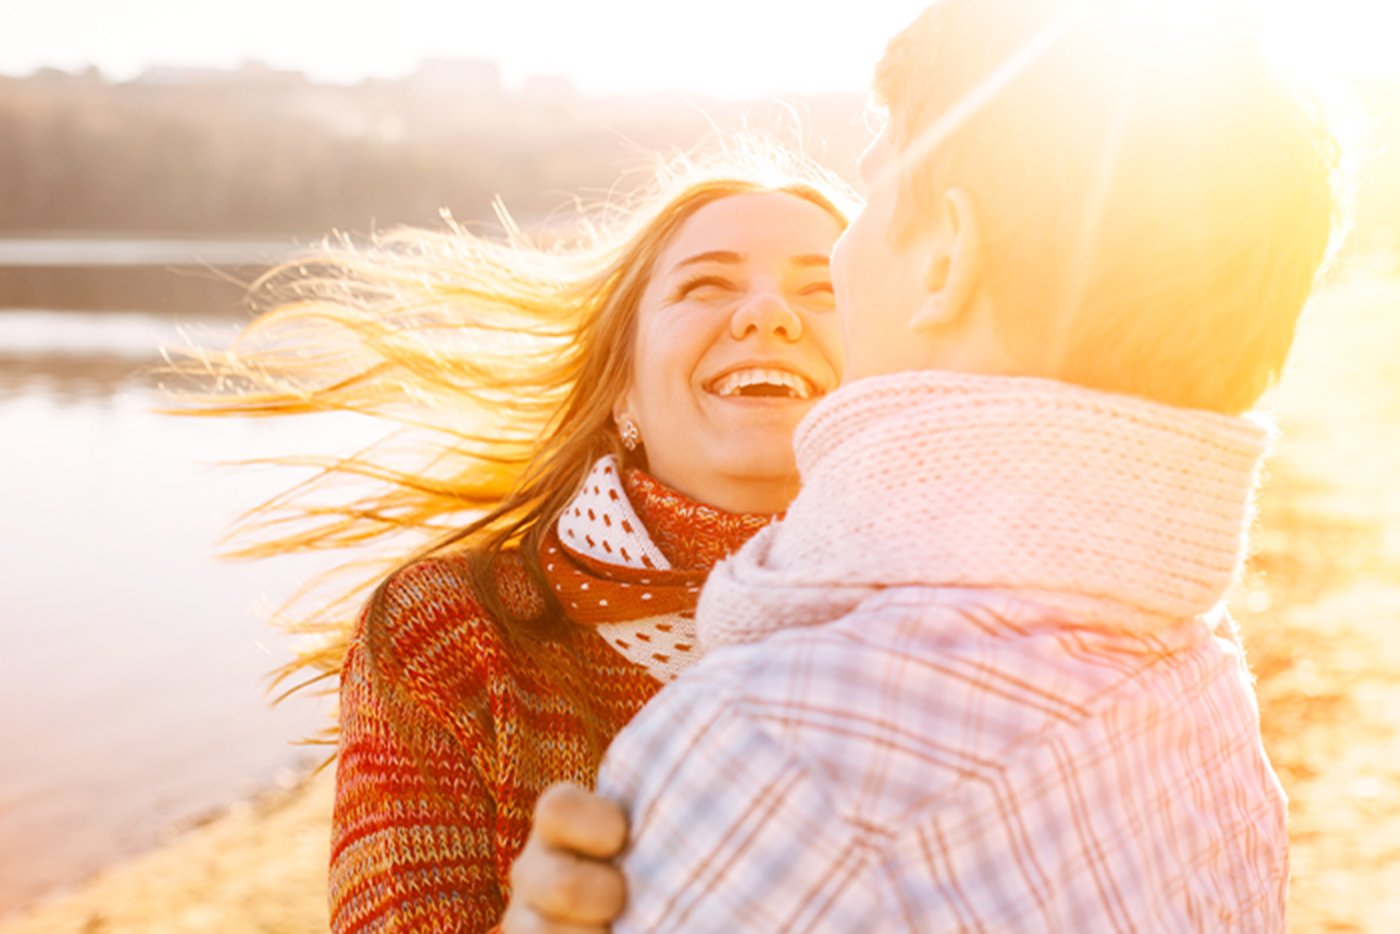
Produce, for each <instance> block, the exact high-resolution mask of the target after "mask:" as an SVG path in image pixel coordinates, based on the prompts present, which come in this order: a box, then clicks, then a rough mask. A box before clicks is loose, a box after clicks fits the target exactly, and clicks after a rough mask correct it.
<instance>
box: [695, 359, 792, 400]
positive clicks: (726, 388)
mask: <svg viewBox="0 0 1400 934" xmlns="http://www.w3.org/2000/svg"><path fill="white" fill-rule="evenodd" d="M710 391H711V392H713V393H714V394H715V395H718V396H787V397H788V398H790V399H810V398H812V395H813V393H814V392H815V391H816V387H815V386H813V385H812V383H811V381H810V380H808V379H806V378H805V377H802V376H799V375H798V374H796V373H793V372H790V371H788V370H771V369H767V368H758V367H754V368H751V369H746V370H735V371H734V372H732V373H728V374H726V375H725V376H723V377H721V378H720V379H718V380H716V381H715V383H714V385H713V386H712V387H711V389H710Z"/></svg>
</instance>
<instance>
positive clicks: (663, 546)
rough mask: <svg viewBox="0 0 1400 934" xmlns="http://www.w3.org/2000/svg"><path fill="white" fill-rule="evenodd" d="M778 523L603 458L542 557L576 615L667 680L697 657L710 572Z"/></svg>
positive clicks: (563, 599) (560, 594)
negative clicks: (724, 508)
mask: <svg viewBox="0 0 1400 934" xmlns="http://www.w3.org/2000/svg"><path fill="white" fill-rule="evenodd" d="M771 520H772V517H771V516H762V515H743V514H733V513H726V512H721V511H720V510H718V509H715V508H713V507H710V506H706V505H704V504H701V503H697V502H695V501H693V500H690V499H687V498H686V497H684V496H682V495H680V494H679V493H676V492H675V491H674V490H670V489H668V488H666V487H664V486H662V485H661V484H660V483H658V482H657V481H656V480H655V479H653V478H652V477H650V476H648V475H647V474H645V473H643V472H642V471H640V470H636V469H628V470H623V469H621V468H620V467H619V466H618V463H617V461H616V459H615V458H613V457H604V458H602V459H600V460H599V461H598V462H597V463H596V464H594V465H593V469H592V471H590V473H589V475H588V478H587V479H586V480H585V481H584V484H583V487H582V489H580V490H579V492H578V494H577V495H576V496H575V497H574V499H573V501H572V502H570V503H569V505H568V507H567V508H566V509H565V510H564V512H563V514H561V515H560V517H559V520H558V522H557V523H556V524H555V527H554V530H553V534H551V535H550V536H549V537H548V538H547V539H546V540H545V542H544V545H543V550H542V553H541V555H540V557H541V559H542V561H543V564H544V569H545V573H546V574H547V575H548V577H549V581H550V585H551V586H552V587H553V588H554V592H555V595H556V596H557V597H558V599H559V601H560V602H561V603H562V604H563V606H564V609H565V610H566V611H567V612H568V614H569V617H570V619H572V620H574V621H575V622H577V623H582V624H585V625H591V626H595V627H596V628H597V631H598V634H599V635H600V636H602V637H603V639H604V640H605V641H607V643H608V644H609V645H611V646H612V647H613V648H614V649H616V650H617V651H618V652H619V653H621V654H622V655H623V656H624V657H626V658H627V659H629V660H630V661H632V662H634V663H636V664H638V665H641V666H643V667H644V668H646V669H647V670H648V671H649V672H650V673H651V674H652V675H653V676H654V677H655V678H656V679H657V680H658V681H661V682H662V683H665V682H667V681H670V680H672V679H674V678H675V677H676V676H677V675H678V674H680V673H681V672H682V671H683V670H685V669H686V668H688V667H690V665H691V664H693V663H694V662H695V661H696V660H697V659H698V657H699V653H698V651H697V650H696V648H695V645H696V640H695V601H696V598H697V596H698V595H699V592H700V587H701V585H702V584H703V583H704V581H705V578H706V576H708V574H709V573H710V569H711V568H712V567H714V565H715V562H717V561H718V560H720V559H721V558H723V557H725V556H726V555H729V554H731V553H733V552H734V551H736V550H738V548H739V547H740V546H742V545H743V544H744V542H746V541H748V540H749V538H751V537H752V536H753V534H754V533H755V532H757V531H758V530H759V529H761V528H763V527H764V526H765V525H767V524H768V523H769V522H770V521H771Z"/></svg>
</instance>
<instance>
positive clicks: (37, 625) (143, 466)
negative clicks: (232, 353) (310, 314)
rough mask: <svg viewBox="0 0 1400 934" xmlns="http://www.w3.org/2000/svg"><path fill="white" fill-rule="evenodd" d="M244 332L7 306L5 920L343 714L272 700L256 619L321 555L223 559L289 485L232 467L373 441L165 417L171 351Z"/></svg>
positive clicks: (331, 428) (241, 785) (0, 786)
mask: <svg viewBox="0 0 1400 934" xmlns="http://www.w3.org/2000/svg"><path fill="white" fill-rule="evenodd" d="M233 329H234V325H233V324H231V323H230V322H229V321H228V319H225V320H223V321H218V320H212V321H191V320H188V319H185V320H183V321H182V320H179V319H175V318H170V317H162V316H157V315H142V314H101V313H74V312H49V311H23V310H0V437H3V438H4V439H5V443H4V452H5V453H4V455H3V457H0V528H3V535H0V568H3V571H0V606H2V607H3V608H4V621H5V622H4V633H5V639H4V644H3V647H4V652H3V661H0V709H3V710H4V711H5V714H4V716H3V717H2V718H0V749H3V750H4V752H3V754H2V755H0V866H3V870H0V915H4V914H6V913H8V912H10V911H13V910H14V909H16V908H18V907H20V906H21V905H24V904H26V903H28V902H30V901H33V900H34V899H36V898H39V897H41V896H42V895H44V894H46V893H49V892H54V891H58V890H61V889H62V888H64V887H66V886H69V885H71V884H74V883H76V882H79V881H81V880H83V879H84V878H86V877H87V876H89V875H91V874H92V873H93V872H94V871H96V870H97V869H99V868H100V867H102V866H104V865H106V864H109V863H111V862H113V861H114V860H117V859H119V858H121V857H123V856H125V855H128V854H130V853H133V852H136V851H139V850H142V849H145V848H148V847H151V846H153V845H155V844H156V843H158V842H159V841H160V840H161V839H162V837H163V836H165V835H168V834H170V833H172V832H175V831H177V830H178V829H179V828H181V827H184V826H188V825H189V824H191V823H193V822H197V821H199V820H200V819H202V818H203V817H207V816H209V815H211V814H213V813H217V812H219V811H221V810H223V809H225V808H227V807H228V806H229V805H230V804H231V803H233V802H235V801H237V800H239V799H240V798H244V797H247V796H249V795H251V794H253V793H255V792H256V791H258V790H259V789H263V788H267V787H269V786H272V785H275V784H287V783H290V782H293V781H295V780H296V778H297V776H298V775H300V774H301V771H302V770H304V768H305V767H306V766H307V765H308V764H309V763H311V762H314V761H319V758H320V757H321V756H323V754H324V753H323V750H321V749H319V748H314V749H311V750H308V749H306V748H304V747H298V746H294V745H292V742H293V741H294V740H297V739H299V738H302V737H305V736H308V735H310V734H312V733H315V732H316V731H317V730H319V729H320V728H321V727H322V726H324V725H325V724H326V723H327V722H328V706H329V705H328V702H327V701H326V700H324V699H321V700H315V699H305V698H294V699H293V700H291V701H289V702H287V703H285V704H283V705H281V706H279V707H277V708H271V707H270V706H269V703H268V700H267V697H266V687H267V683H266V676H267V674H268V673H269V672H270V671H271V670H272V669H274V668H275V667H276V666H277V665H278V664H280V663H281V662H282V661H284V660H285V659H286V658H287V657H288V655H289V643H288V641H287V640H286V639H285V638H284V637H283V636H281V635H280V634H279V633H277V632H276V631H275V630H274V629H272V628H271V627H270V626H269V625H268V624H267V623H266V622H265V621H264V615H263V614H264V613H265V611H266V610H267V609H268V608H270V607H272V606H274V605H276V604H277V603H279V602H280V601H281V600H282V599H284V598H285V597H287V596H288V595H290V593H291V591H292V590H293V589H294V588H295V587H296V585H297V584H298V583H299V582H301V581H302V580H303V579H305V578H306V577H307V576H308V575H310V574H312V573H313V572H314V571H315V570H316V564H315V563H313V562H308V561H306V560H304V559H284V560H282V561H273V562H263V563H255V564H242V565H237V564H229V563H220V562H219V561H216V560H215V559H214V557H213V554H214V552H215V550H216V544H217V539H218V537H219V535H220V533H221V532H222V531H223V530H224V529H225V528H226V527H227V526H228V524H229V522H230V521H231V520H232V519H233V518H234V517H235V516H236V515H237V514H238V513H239V512H240V511H241V510H243V509H245V508H247V507H249V506H251V505H254V504H256V503H257V502H259V501H260V500H261V499H263V498H264V497H266V496H268V495H270V494H271V493H273V492H275V491H277V490H278V489H280V488H281V487H282V486H284V485H285V484H286V483H287V482H288V477H287V476H285V475H279V474H278V473H277V472H275V471H274V472H271V473H269V472H258V471H252V470H248V469H241V470H240V469H235V468H230V467H226V466H219V462H224V461H230V460H235V459H238V458H242V457H248V456H254V455H267V454H275V453H278V452H289V451H293V450H296V451H308V450H310V451H317V450H345V449H346V447H345V446H346V445H350V444H359V443H361V442H362V441H364V440H365V437H366V435H365V430H364V429H363V428H361V427H360V426H356V425H353V424H347V423H346V422H345V421H344V420H343V419H342V420H337V419H336V418H334V417H326V418H322V417H317V418H314V419H311V420H309V421H303V422H301V423H299V424H296V423H293V424H275V423H272V422H268V421H263V422H245V421H240V420H232V421H206V420H200V419H178V418H172V417H168V416H162V415H157V414H154V413H153V412H152V411H151V409H152V406H153V405H155V404H156V403H157V402H158V401H159V397H158V395H157V393H156V391H155V388H154V386H153V385H152V383H151V381H150V380H149V379H148V378H145V377H143V376H142V375H141V370H142V368H144V367H147V366H149V365H151V364H153V363H155V362H157V361H158V356H157V348H158V347H159V346H160V345H162V344H169V343H173V342H179V341H183V340H187V339H195V340H198V341H200V342H204V343H211V342H212V343H217V342H219V341H221V340H224V339H226V338H227V337H228V336H229V335H230V334H231V333H232V331H233Z"/></svg>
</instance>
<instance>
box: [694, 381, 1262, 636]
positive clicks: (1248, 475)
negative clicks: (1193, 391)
mask: <svg viewBox="0 0 1400 934" xmlns="http://www.w3.org/2000/svg"><path fill="white" fill-rule="evenodd" d="M1268 434H1269V432H1268V429H1267V426H1265V425H1264V424H1263V423H1261V422H1259V421H1257V420H1255V419H1253V418H1250V417H1243V418H1239V417H1232V416H1226V415H1221V414H1217V413H1213V412H1203V411H1198V410H1188V409H1180V408H1173V407H1170V406H1166V405H1161V404H1158V403H1154V402H1149V401H1146V400H1143V399H1139V398H1135V397H1130V396H1124V395H1117V394H1111V393H1106V392H1099V391H1095V390H1090V389H1085V388H1082V387H1078V386H1072V385H1069V384H1066V383H1059V382H1053V381H1050V380H1043V379H1032V378H1016V377H992V376H979V375H968V374H956V373H943V372H936V371H921V372H913V373H900V374H894V375H890V376H881V377H875V378H870V379H864V380H859V381H857V382H855V383H852V384H851V385H850V386H847V387H845V388H842V389H841V390H839V391H838V392H835V393H833V394H831V395H830V396H828V397H826V398H825V399H824V400H822V401H821V402H820V403H819V404H818V405H817V406H816V407H815V408H813V410H812V411H811V412H810V413H809V414H808V415H807V417H806V419H804V420H803V422H802V424H801V425H800V426H799V427H798V430H797V435H796V438H795V444H796V448H797V462H798V467H799V469H800V470H801V472H802V484H803V485H802V492H801V494H800V495H799V496H798V498H797V500H796V501H794V503H793V504H792V507H791V508H790V509H789V511H788V514H787V517H786V519H784V520H783V521H782V522H781V523H778V524H775V525H773V526H770V527H769V528H767V529H765V530H764V531H763V532H761V533H760V534H758V535H757V536H755V537H754V538H753V540H752V541H750V542H749V544H748V545H747V546H746V547H745V548H744V549H743V550H742V551H740V552H739V553H738V554H737V555H735V556H734V557H733V558H731V559H729V560H728V561H725V562H723V563H722V564H720V565H719V566H718V567H716V569H715V570H714V572H713V573H712V574H711V576H710V579H709V582H708V583H707V584H706V587H705V590H704V593H703V595H702V597H701V600H700V606H699V614H698V618H699V627H698V628H699V633H700V640H701V643H702V644H703V645H704V647H705V648H706V649H707V650H708V649H712V648H714V647H716V646H717V645H721V644H724V643H729V642H745V641H752V640H755V639H759V638H762V637H763V636H765V635H767V634H769V633H772V632H775V631H777V630H780V629H784V628H787V627H791V626H799V625H809V624H815V623H820V622H825V621H828V620H831V619H834V618H836V617H838V616H841V615H844V614H845V613H846V612H848V611H849V610H850V609H852V608H853V607H854V606H855V605H856V604H857V603H859V602H860V601H861V600H863V599H865V598H866V597H868V596H870V595H871V594H873V593H874V592H875V591H877V590H879V589H881V588H887V587H898V586H905V585H912V586H935V587H965V588H995V589H1000V590H1007V591H1014V592H1016V593H1017V594H1019V595H1022V596H1024V597H1026V598H1029V599H1032V600H1034V601H1036V602H1038V603H1039V604H1040V605H1042V606H1045V607H1046V608H1047V609H1049V610H1051V611H1053V612H1056V613H1060V614H1065V615H1068V616H1069V617H1071V618H1073V619H1074V620H1075V621H1076V622H1079V623H1084V624H1090V625H1095V626H1099V627H1102V628H1104V629H1111V630H1116V631H1129V632H1135V633H1145V632H1149V631H1152V629H1153V627H1160V626H1163V625H1167V624H1170V623H1173V622H1176V621H1180V620H1183V619H1190V618H1194V617H1197V616H1202V615H1205V614H1207V613H1209V612H1211V611H1212V610H1213V609H1215V608H1216V607H1217V606H1218V605H1219V604H1220V602H1221V601H1222V599H1223V597H1224V594H1225V591H1226V590H1227V589H1228V587H1229V585H1230V583H1231V582H1232V580H1233V578H1234V576H1235V574H1236V572H1237V570H1238V568H1239V566H1240V563H1241V561H1242V557H1243V554H1244V543H1245V536H1244V533H1245V529H1246V525H1247V522H1248V519H1249V515H1250V509H1251V496H1252V491H1253V488H1254V484H1255V479H1256V475H1257V472H1258V466H1259V462H1260V459H1261V457H1262V455H1263V452H1264V449H1265V446H1266V442H1267V438H1268Z"/></svg>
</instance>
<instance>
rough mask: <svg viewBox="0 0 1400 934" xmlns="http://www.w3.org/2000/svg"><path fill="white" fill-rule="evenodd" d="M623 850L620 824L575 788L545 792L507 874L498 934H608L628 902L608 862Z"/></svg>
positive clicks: (603, 802) (618, 814)
mask: <svg viewBox="0 0 1400 934" xmlns="http://www.w3.org/2000/svg"><path fill="white" fill-rule="evenodd" d="M626 845H627V816H626V815H625V814H624V813H623V812H622V809H621V808H620V807H618V806H617V805H616V804H614V803H613V802H611V801H609V800H608V799H607V798H600V797H598V796H597V795H595V794H593V793H592V792H590V791H587V790H585V789H583V788H580V787H579V786H578V785H571V784H568V783H560V784H557V785H552V786H550V787H549V788H547V789H545V792H544V794H542V795H540V799H539V801H538V802H537V803H536V804H535V819H534V824H533V826H532V827H531V828H530V838H529V839H528V840H526V841H525V848H524V849H523V850H521V852H520V856H519V857H517V858H516V860H515V865H513V866H511V868H510V882H511V891H512V894H511V900H510V905H509V906H507V908H506V913H505V915H504V916H503V917H502V918H501V928H500V929H501V934H607V931H608V927H609V925H611V924H612V921H613V919H614V918H616V917H617V916H618V915H619V914H621V913H622V907H623V905H624V904H625V903H626V901H627V890H626V885H625V882H624V880H623V877H622V871H621V870H620V869H618V868H617V867H616V866H614V865H613V864H612V863H611V862H609V860H611V859H612V857H614V856H616V855H617V854H618V853H621V852H622V848H623V847H624V846H626Z"/></svg>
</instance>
